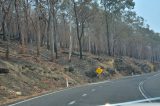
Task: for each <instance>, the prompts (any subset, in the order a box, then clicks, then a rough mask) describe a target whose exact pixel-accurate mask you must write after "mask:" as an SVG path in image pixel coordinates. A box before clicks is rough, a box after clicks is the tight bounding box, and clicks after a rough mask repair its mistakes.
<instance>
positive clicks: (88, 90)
mask: <svg viewBox="0 0 160 106" xmlns="http://www.w3.org/2000/svg"><path fill="white" fill-rule="evenodd" d="M159 88H160V73H158V72H156V73H150V74H145V75H141V76H132V77H125V78H122V79H117V80H110V81H104V82H99V83H93V84H88V85H85V86H81V87H75V88H68V89H65V90H62V91H58V92H54V93H50V94H46V95H42V96H38V97H35V98H32V99H28V100H25V101H21V102H17V103H15V104H11V105H8V106H101V105H105V104H107V103H109V104H116V103H123V102H130V101H137V100H142V99H146V100H147V101H150V100H149V99H148V98H151V97H152V98H153V97H160V90H159Z"/></svg>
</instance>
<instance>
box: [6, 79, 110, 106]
mask: <svg viewBox="0 0 160 106" xmlns="http://www.w3.org/2000/svg"><path fill="white" fill-rule="evenodd" d="M107 82H110V81H102V82H97V83H88V84H85V85H81V86H76V87H71V88H67V89H62V90H59V91H54V92H51V93H47V94H44V95H40V96H36V97H33V98H30V99H27V100H23V101H20V102H17V103H14V104H11V105H8V106H15V105H18V104H21V103H24V102H28V101H31V100H34V99H38V98H41V97H45V96H48V95H52V94H55V93H58V92H62V91H67V90H71V89H74V88H80V87H85V86H90V85H97V84H102V83H107Z"/></svg>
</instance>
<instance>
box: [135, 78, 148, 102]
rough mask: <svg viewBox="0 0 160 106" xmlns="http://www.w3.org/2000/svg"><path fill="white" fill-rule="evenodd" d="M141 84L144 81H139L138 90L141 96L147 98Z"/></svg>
mask: <svg viewBox="0 0 160 106" xmlns="http://www.w3.org/2000/svg"><path fill="white" fill-rule="evenodd" d="M143 84H144V81H141V82H140V83H139V87H138V88H139V91H140V92H141V94H142V96H143V97H144V98H145V99H146V100H148V97H147V96H146V95H145V93H144V89H143ZM148 101H149V102H151V101H150V100H148Z"/></svg>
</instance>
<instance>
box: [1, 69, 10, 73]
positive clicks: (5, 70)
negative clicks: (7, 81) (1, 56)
mask: <svg viewBox="0 0 160 106" xmlns="http://www.w3.org/2000/svg"><path fill="white" fill-rule="evenodd" d="M7 73H9V70H8V69H6V68H0V74H7Z"/></svg>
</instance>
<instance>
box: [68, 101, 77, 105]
mask: <svg viewBox="0 0 160 106" xmlns="http://www.w3.org/2000/svg"><path fill="white" fill-rule="evenodd" d="M75 103H76V101H71V102H69V103H68V105H73V104H75Z"/></svg>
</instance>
